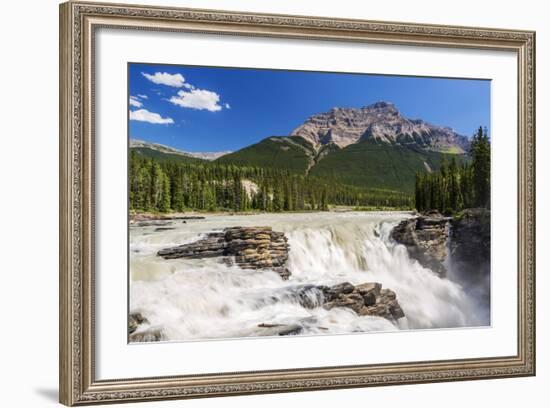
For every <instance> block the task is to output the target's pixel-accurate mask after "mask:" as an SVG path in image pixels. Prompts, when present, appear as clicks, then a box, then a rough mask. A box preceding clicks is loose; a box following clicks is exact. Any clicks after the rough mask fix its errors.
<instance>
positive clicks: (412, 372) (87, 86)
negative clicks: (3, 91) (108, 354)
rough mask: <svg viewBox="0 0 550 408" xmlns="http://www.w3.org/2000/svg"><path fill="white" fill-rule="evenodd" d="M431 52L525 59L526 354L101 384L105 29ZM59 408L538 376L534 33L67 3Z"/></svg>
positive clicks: (521, 273)
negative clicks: (99, 156) (99, 224)
mask: <svg viewBox="0 0 550 408" xmlns="http://www.w3.org/2000/svg"><path fill="white" fill-rule="evenodd" d="M100 27H111V28H118V29H139V30H162V31H174V32H199V33H215V34H226V35H239V36H261V37H278V38H281V37H284V38H302V39H323V40H332V41H358V42H374V43H382V44H398V45H425V46H440V47H455V48H475V49H481V50H504V51H512V52H515V53H516V54H517V63H518V88H517V89H518V163H519V165H518V167H519V169H518V179H517V183H518V198H517V200H518V265H517V267H518V271H517V273H518V308H517V310H518V331H517V332H518V349H517V354H516V355H513V356H495V357H492V358H480V359H460V360H445V361H425V362H414V363H397V364H378V365H356V366H343V367H319V368H307V369H293V370H274V371H260V372H245V373H225V374H224V373H219V374H209V375H187V376H175V377H154V378H131V379H112V380H96V379H95V375H94V372H95V370H94V362H95V359H94V358H95V357H94V356H95V354H94V313H93V312H94V218H93V214H94V177H93V174H94V171H93V169H94V167H93V166H94V122H93V117H94V92H93V91H94V89H93V81H94V78H93V74H94V60H93V55H94V54H93V50H94V33H95V30H96V29H97V28H100ZM59 181H60V197H59V199H60V214H59V218H60V226H59V228H60V242H59V245H60V254H59V263H60V269H59V274H60V300H59V301H60V303H59V313H60V316H59V317H60V331H59V336H60V338H59V354H60V366H59V367H60V379H59V384H60V402H62V403H63V404H66V405H71V406H72V405H82V404H92V403H108V402H132V401H147V400H159V399H177V398H197V397H213V396H225V395H242V394H255V393H274V392H288V391H306V390H320V389H336V388H349V387H365V386H374V385H389V384H410V383H426V382H438V381H456V380H470V379H487V378H502V377H519V376H531V375H535V33H534V32H532V31H518V30H503V29H490V28H471V27H457V26H442V25H424V24H414V23H395V22H379V21H363V20H352V19H332V18H320V17H304V16H290V15H270V14H251V13H242V12H230V11H214V10H199V9H183V8H166V7H149V6H137V5H126V4H101V3H87V2H68V3H64V4H61V5H60V180H59Z"/></svg>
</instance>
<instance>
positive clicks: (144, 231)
mask: <svg viewBox="0 0 550 408" xmlns="http://www.w3.org/2000/svg"><path fill="white" fill-rule="evenodd" d="M407 217H410V214H409V213H406V212H347V213H332V212H322V213H288V214H286V213H283V214H258V215H234V216H231V215H208V216H207V217H206V219H204V220H189V221H187V222H186V223H183V222H182V221H181V220H174V221H173V222H172V223H171V224H170V225H167V227H171V228H174V229H173V230H162V231H155V229H156V228H158V227H156V226H144V227H138V226H131V227H130V294H129V296H130V312H131V313H133V312H141V313H142V314H143V315H144V316H146V317H147V319H148V320H149V322H150V325H151V326H152V327H155V328H160V329H161V330H162V332H163V333H164V335H165V338H166V339H167V340H169V341H184V340H199V339H213V338H235V337H249V336H258V335H261V333H262V331H261V330H259V328H258V325H259V324H262V323H263V324H270V325H271V324H285V325H287V324H288V325H299V326H300V327H301V328H302V330H301V334H305V335H315V334H335V333H351V332H364V331H390V330H417V329H434V328H453V327H471V326H482V325H488V324H490V321H489V316H490V313H489V310H487V309H488V305H487V304H485V303H484V302H479V301H478V300H477V299H476V298H475V297H476V296H478V295H479V294H477V293H476V291H473V290H466V289H465V286H463V285H462V284H461V282H459V281H455V280H453V276H452V274H450V275H449V276H450V277H449V278H448V279H446V278H443V279H442V278H440V277H438V276H437V275H436V274H434V273H433V272H432V271H430V270H429V269H426V268H423V267H422V266H421V265H420V264H418V262H416V261H414V260H412V259H411V258H409V256H408V254H407V250H406V249H405V247H404V246H402V245H399V244H396V243H395V242H393V241H392V240H391V238H390V232H391V230H392V228H393V227H394V226H395V225H397V223H398V222H399V221H400V220H403V219H405V218H407ZM263 225H269V226H271V227H273V229H274V230H276V231H282V232H284V233H285V234H286V236H287V237H288V240H289V244H290V256H289V262H288V268H289V269H290V271H291V272H292V276H291V277H290V279H289V280H288V281H283V280H281V278H280V277H279V275H278V274H277V273H275V272H272V271H258V270H256V271H252V270H242V269H240V268H239V267H237V266H227V265H225V264H224V263H221V262H220V260H219V259H217V258H210V259H193V260H190V259H176V260H164V259H162V258H161V257H159V256H156V252H157V251H158V250H159V249H162V248H166V247H170V246H175V245H180V244H183V243H188V242H192V241H195V240H197V239H199V238H201V237H203V236H204V235H205V234H206V233H208V232H211V231H219V230H221V229H223V228H224V227H230V226H263ZM449 266H450V267H451V268H450V269H452V265H449ZM345 281H348V282H350V283H352V284H360V283H364V282H380V283H381V284H382V287H384V288H389V289H391V290H393V291H395V292H396V294H397V300H398V302H399V304H400V305H401V307H402V309H403V311H404V312H405V317H404V318H402V319H399V320H398V321H397V323H392V322H390V321H389V320H386V319H383V318H379V317H370V316H362V317H361V316H358V315H356V314H355V313H354V312H353V311H351V310H349V309H344V308H334V309H332V310H330V311H328V310H325V309H323V308H322V307H317V308H314V309H305V308H303V307H302V306H300V304H298V303H297V302H296V301H295V300H293V299H292V298H289V297H288V296H284V293H285V288H289V287H292V286H296V285H300V284H316V285H334V284H337V283H341V282H345ZM264 333H265V331H264Z"/></svg>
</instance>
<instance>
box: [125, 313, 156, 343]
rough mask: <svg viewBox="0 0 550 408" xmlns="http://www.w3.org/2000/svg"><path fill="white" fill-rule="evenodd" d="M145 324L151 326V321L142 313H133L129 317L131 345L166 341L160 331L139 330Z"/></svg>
mask: <svg viewBox="0 0 550 408" xmlns="http://www.w3.org/2000/svg"><path fill="white" fill-rule="evenodd" d="M145 324H149V321H148V320H147V318H145V317H144V316H143V315H142V314H141V313H131V314H130V316H128V337H129V340H130V342H131V343H144V342H151V341H161V340H163V339H164V335H163V333H162V331H161V330H160V329H153V328H149V329H144V330H138V329H139V328H140V326H142V325H145Z"/></svg>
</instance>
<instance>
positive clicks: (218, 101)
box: [128, 63, 491, 152]
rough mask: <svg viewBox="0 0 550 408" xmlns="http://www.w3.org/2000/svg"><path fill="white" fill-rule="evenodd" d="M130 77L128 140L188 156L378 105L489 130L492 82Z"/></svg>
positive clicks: (231, 71) (184, 74) (141, 69)
mask: <svg viewBox="0 0 550 408" xmlns="http://www.w3.org/2000/svg"><path fill="white" fill-rule="evenodd" d="M128 75H129V78H128V80H129V84H128V91H129V119H130V120H129V132H130V138H132V139H141V140H146V141H149V142H155V143H161V144H165V145H168V146H172V147H175V148H178V149H182V150H187V151H191V152H199V151H203V152H206V151H222V150H238V149H240V148H242V147H245V146H248V145H250V144H252V143H256V142H258V141H260V140H261V139H264V138H265V137H268V136H284V135H288V134H289V133H290V132H291V131H292V130H293V129H294V128H296V127H297V126H299V125H300V124H301V123H303V122H304V121H305V120H306V119H307V118H308V117H309V116H311V115H313V114H316V113H321V112H326V111H328V110H330V109H331V108H333V107H354V108H360V107H362V106H366V105H370V104H372V103H374V102H378V101H387V102H392V103H394V104H395V106H396V107H397V109H398V110H399V111H400V112H401V114H402V115H404V116H405V117H408V118H410V119H423V120H425V121H427V122H430V123H432V124H435V125H440V126H449V127H451V128H453V129H455V130H456V131H457V132H459V133H461V134H464V135H466V136H470V135H472V134H473V133H474V131H475V130H476V129H477V127H479V126H487V127H490V93H491V91H490V86H491V85H490V81H488V80H471V79H446V78H422V77H405V76H387V75H366V74H347V73H345V74H342V73H326V72H299V71H282V70H260V69H241V68H218V67H194V66H185V65H178V66H176V65H160V64H159V65H157V64H155V65H152V64H133V63H132V64H129V68H128Z"/></svg>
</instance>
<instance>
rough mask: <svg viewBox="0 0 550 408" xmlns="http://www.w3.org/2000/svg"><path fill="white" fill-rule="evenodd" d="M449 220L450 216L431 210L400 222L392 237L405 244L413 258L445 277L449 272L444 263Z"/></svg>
mask: <svg viewBox="0 0 550 408" xmlns="http://www.w3.org/2000/svg"><path fill="white" fill-rule="evenodd" d="M449 221H450V218H449V217H444V216H442V215H441V214H440V213H439V212H437V211H431V212H429V213H426V214H424V215H420V216H418V217H414V218H409V219H407V220H404V221H402V222H400V223H399V224H398V225H397V226H396V227H395V228H394V229H393V231H392V233H391V237H392V238H393V239H394V240H395V241H397V242H399V243H400V244H403V245H405V247H406V248H407V251H408V252H409V256H410V257H411V258H413V259H416V260H417V261H418V262H419V263H420V264H421V265H422V266H424V267H425V268H429V269H431V270H432V271H433V272H435V273H437V274H438V275H439V276H441V277H444V276H445V275H446V274H447V271H446V269H445V265H444V263H445V259H446V258H447V238H448V237H449Z"/></svg>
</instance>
